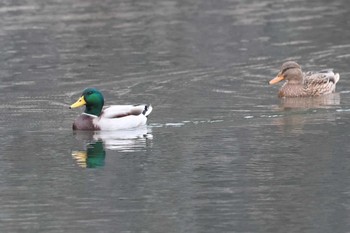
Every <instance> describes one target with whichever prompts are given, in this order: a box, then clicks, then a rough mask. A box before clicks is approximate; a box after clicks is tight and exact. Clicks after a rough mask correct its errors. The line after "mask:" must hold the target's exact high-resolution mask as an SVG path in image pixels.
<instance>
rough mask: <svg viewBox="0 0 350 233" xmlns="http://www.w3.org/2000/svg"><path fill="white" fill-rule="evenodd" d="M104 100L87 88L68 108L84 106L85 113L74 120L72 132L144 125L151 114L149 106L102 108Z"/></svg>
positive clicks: (93, 90) (100, 95) (97, 93)
mask: <svg viewBox="0 0 350 233" xmlns="http://www.w3.org/2000/svg"><path fill="white" fill-rule="evenodd" d="M103 104H104V98H103V95H102V94H101V92H99V91H98V90H97V89H95V88H87V89H85V90H84V91H83V94H82V95H81V97H80V98H79V99H78V100H77V102H75V103H74V104H72V105H71V106H70V108H78V107H81V106H83V105H85V106H86V107H85V111H84V112H83V113H82V114H81V115H80V116H79V117H78V118H77V119H75V121H74V123H73V129H74V130H120V129H129V128H135V127H138V126H141V125H145V124H146V122H147V116H148V115H149V114H150V113H151V112H152V106H151V105H112V106H109V107H106V108H103Z"/></svg>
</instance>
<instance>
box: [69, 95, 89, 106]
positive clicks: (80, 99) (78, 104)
mask: <svg viewBox="0 0 350 233" xmlns="http://www.w3.org/2000/svg"><path fill="white" fill-rule="evenodd" d="M84 105H86V101H85V99H84V96H82V97H80V98H79V99H78V100H77V102H75V103H74V104H72V105H71V106H70V107H69V108H79V107H81V106H84Z"/></svg>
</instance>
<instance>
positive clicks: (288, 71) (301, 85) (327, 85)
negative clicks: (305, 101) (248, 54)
mask: <svg viewBox="0 0 350 233" xmlns="http://www.w3.org/2000/svg"><path fill="white" fill-rule="evenodd" d="M282 80H286V82H285V83H284V84H283V86H282V87H281V89H280V90H279V92H278V96H279V97H307V96H320V95H325V94H329V93H333V92H334V91H335V86H336V83H337V82H338V81H339V74H338V73H336V74H335V73H334V72H333V71H332V70H331V69H329V70H322V71H319V72H307V73H304V72H302V71H301V67H300V66H299V65H298V63H296V62H294V61H288V62H285V63H283V65H282V67H281V70H280V72H279V73H278V74H277V76H276V77H275V78H274V79H272V80H271V81H270V82H269V83H270V84H275V83H278V82H280V81H282Z"/></svg>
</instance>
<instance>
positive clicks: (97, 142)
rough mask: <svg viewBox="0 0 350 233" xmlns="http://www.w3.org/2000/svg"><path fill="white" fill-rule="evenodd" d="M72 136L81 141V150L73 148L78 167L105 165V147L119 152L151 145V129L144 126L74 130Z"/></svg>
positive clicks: (136, 149)
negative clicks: (119, 128)
mask: <svg viewBox="0 0 350 233" xmlns="http://www.w3.org/2000/svg"><path fill="white" fill-rule="evenodd" d="M74 136H75V138H76V139H77V140H79V141H81V142H83V144H84V146H83V150H73V151H72V157H73V158H74V159H75V160H76V162H77V164H78V165H79V166H80V167H85V168H86V167H88V168H96V167H103V166H104V165H105V157H106V149H107V150H116V151H119V152H136V151H142V150H145V149H146V148H147V147H149V146H150V145H151V143H150V142H151V140H152V139H153V135H152V134H151V129H149V128H147V127H146V126H145V127H140V128H135V129H129V130H118V131H75V132H74Z"/></svg>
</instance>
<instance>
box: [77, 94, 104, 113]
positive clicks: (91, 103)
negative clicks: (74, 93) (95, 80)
mask: <svg viewBox="0 0 350 233" xmlns="http://www.w3.org/2000/svg"><path fill="white" fill-rule="evenodd" d="M84 105H85V106H86V107H85V111H84V113H87V114H91V115H95V116H100V115H101V112H102V108H103V105H104V98H103V95H102V93H101V92H100V91H99V90H97V89H95V88H86V89H85V90H84V91H83V93H82V95H81V97H80V98H79V99H78V100H77V102H75V103H74V104H72V105H71V106H70V108H78V107H81V106H84Z"/></svg>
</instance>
